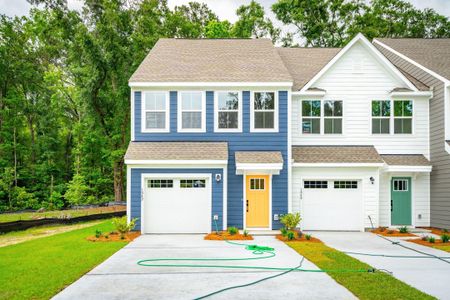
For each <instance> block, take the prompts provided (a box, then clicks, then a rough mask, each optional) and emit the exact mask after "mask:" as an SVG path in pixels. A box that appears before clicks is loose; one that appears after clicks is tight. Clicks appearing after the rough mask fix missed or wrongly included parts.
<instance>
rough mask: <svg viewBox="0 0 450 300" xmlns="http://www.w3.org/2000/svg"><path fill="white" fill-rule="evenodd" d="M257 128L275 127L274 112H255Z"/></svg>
mask: <svg viewBox="0 0 450 300" xmlns="http://www.w3.org/2000/svg"><path fill="white" fill-rule="evenodd" d="M255 128H274V112H255Z"/></svg>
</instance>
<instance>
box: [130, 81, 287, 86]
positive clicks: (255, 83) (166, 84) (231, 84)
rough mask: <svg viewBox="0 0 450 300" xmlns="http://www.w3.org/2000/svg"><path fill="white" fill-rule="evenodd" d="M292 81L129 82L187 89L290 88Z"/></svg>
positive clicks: (133, 84) (139, 84)
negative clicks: (222, 87) (184, 87)
mask: <svg viewBox="0 0 450 300" xmlns="http://www.w3.org/2000/svg"><path fill="white" fill-rule="evenodd" d="M292 85H293V82H292V81H280V82H253V81H249V82H201V81H199V82H194V81H193V82H179V81H178V82H177V81H171V82H132V81H131V82H129V83H128V86H130V87H154V86H157V87H165V86H169V87H173V86H180V87H183V86H189V87H206V86H207V87H220V86H226V87H237V86H250V87H292Z"/></svg>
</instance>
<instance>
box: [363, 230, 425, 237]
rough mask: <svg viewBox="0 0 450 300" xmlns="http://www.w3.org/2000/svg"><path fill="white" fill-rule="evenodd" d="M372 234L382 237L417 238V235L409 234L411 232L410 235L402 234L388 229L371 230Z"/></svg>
mask: <svg viewBox="0 0 450 300" xmlns="http://www.w3.org/2000/svg"><path fill="white" fill-rule="evenodd" d="M370 232H372V233H375V234H379V235H382V236H394V237H402V236H406V237H408V236H417V235H415V234H412V233H409V232H408V233H400V231H398V230H393V229H387V228H377V229H374V230H371V231H370Z"/></svg>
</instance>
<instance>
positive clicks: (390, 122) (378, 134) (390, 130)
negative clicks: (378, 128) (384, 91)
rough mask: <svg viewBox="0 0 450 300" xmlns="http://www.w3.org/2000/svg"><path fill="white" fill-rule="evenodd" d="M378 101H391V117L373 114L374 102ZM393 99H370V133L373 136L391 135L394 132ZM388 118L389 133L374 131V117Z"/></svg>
mask: <svg viewBox="0 0 450 300" xmlns="http://www.w3.org/2000/svg"><path fill="white" fill-rule="evenodd" d="M374 101H377V102H385V101H386V102H389V104H390V107H389V117H377V116H372V102H374ZM392 104H393V102H392V100H390V99H385V100H380V99H373V100H371V101H370V134H371V135H373V136H389V135H391V134H392ZM374 118H375V119H388V120H389V132H388V133H374V132H373V122H372V120H373V119H374Z"/></svg>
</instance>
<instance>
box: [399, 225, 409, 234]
mask: <svg viewBox="0 0 450 300" xmlns="http://www.w3.org/2000/svg"><path fill="white" fill-rule="evenodd" d="M399 231H400V233H408V232H409V230H408V227H406V226H403V227H400V229H399Z"/></svg>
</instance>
